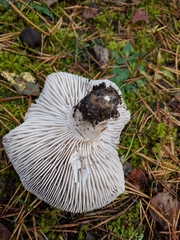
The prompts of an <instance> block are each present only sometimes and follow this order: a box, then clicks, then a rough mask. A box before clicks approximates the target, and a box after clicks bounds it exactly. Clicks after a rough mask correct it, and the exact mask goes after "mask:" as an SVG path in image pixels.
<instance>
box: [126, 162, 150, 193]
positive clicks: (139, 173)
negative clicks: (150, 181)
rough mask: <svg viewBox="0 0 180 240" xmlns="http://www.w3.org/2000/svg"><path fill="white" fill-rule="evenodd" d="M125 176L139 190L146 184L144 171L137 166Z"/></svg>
mask: <svg viewBox="0 0 180 240" xmlns="http://www.w3.org/2000/svg"><path fill="white" fill-rule="evenodd" d="M127 177H128V181H129V182H131V183H132V184H133V185H134V186H135V187H136V188H137V189H139V190H142V189H143V188H144V187H145V186H146V184H147V179H146V176H145V173H144V172H143V170H142V169H140V168H139V167H135V168H134V169H133V171H132V172H131V173H130V174H129V175H127Z"/></svg>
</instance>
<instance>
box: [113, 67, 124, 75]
mask: <svg viewBox="0 0 180 240" xmlns="http://www.w3.org/2000/svg"><path fill="white" fill-rule="evenodd" d="M121 71H122V70H121V68H120V67H118V66H116V67H115V68H113V74H115V75H120V74H121Z"/></svg>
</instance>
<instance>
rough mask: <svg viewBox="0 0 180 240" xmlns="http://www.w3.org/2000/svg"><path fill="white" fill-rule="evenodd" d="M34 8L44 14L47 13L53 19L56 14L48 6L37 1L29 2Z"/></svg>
mask: <svg viewBox="0 0 180 240" xmlns="http://www.w3.org/2000/svg"><path fill="white" fill-rule="evenodd" d="M29 5H30V6H31V7H32V8H34V9H35V10H37V11H39V12H42V13H43V14H45V15H47V16H48V17H50V18H51V19H54V15H53V13H52V12H51V11H50V9H49V8H48V7H46V6H41V5H39V4H37V3H34V2H33V3H30V4H29Z"/></svg>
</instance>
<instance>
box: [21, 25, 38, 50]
mask: <svg viewBox="0 0 180 240" xmlns="http://www.w3.org/2000/svg"><path fill="white" fill-rule="evenodd" d="M19 38H20V40H21V42H22V43H23V44H26V45H27V46H28V47H30V48H36V47H39V46H41V34H40V33H39V32H38V31H36V30H35V29H33V28H30V27H27V28H25V29H24V30H22V32H21V33H20V35H19Z"/></svg>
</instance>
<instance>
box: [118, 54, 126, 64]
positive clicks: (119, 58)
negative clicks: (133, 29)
mask: <svg viewBox="0 0 180 240" xmlns="http://www.w3.org/2000/svg"><path fill="white" fill-rule="evenodd" d="M116 63H117V64H119V65H121V64H124V63H125V61H124V59H123V58H122V57H121V56H120V55H119V56H118V57H117V60H116Z"/></svg>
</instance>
